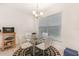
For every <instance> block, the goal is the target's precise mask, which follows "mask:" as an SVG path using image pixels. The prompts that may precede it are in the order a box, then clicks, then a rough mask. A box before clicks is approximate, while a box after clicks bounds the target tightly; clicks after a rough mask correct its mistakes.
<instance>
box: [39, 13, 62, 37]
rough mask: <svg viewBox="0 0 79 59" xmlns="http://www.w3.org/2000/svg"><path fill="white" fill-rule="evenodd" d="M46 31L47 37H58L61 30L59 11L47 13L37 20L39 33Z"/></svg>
mask: <svg viewBox="0 0 79 59" xmlns="http://www.w3.org/2000/svg"><path fill="white" fill-rule="evenodd" d="M43 32H45V33H48V36H49V37H51V38H52V37H59V36H60V32H61V13H57V14H54V15H49V16H47V17H44V18H42V19H40V20H39V35H40V36H41V37H42V33H43Z"/></svg>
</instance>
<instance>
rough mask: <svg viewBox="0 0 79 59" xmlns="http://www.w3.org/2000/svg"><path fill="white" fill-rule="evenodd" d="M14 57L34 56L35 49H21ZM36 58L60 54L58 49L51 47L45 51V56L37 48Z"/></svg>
mask: <svg viewBox="0 0 79 59" xmlns="http://www.w3.org/2000/svg"><path fill="white" fill-rule="evenodd" d="M13 56H33V47H29V48H26V49H22V48H19V49H18V50H17V51H15V52H14V54H13ZM35 56H60V53H59V51H58V50H57V49H56V48H54V47H52V46H50V47H49V48H47V49H46V50H44V55H43V50H41V49H39V48H37V47H35Z"/></svg>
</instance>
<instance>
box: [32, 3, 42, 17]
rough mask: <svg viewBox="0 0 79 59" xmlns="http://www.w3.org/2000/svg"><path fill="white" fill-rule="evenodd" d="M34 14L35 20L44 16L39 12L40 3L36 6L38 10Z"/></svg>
mask: <svg viewBox="0 0 79 59" xmlns="http://www.w3.org/2000/svg"><path fill="white" fill-rule="evenodd" d="M32 13H33V16H34V17H35V18H39V17H41V16H43V15H44V13H43V12H42V11H39V6H38V3H37V4H36V10H33V11H32Z"/></svg>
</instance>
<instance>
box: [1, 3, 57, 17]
mask: <svg viewBox="0 0 79 59" xmlns="http://www.w3.org/2000/svg"><path fill="white" fill-rule="evenodd" d="M0 6H6V7H9V8H14V9H16V10H21V11H22V12H24V13H28V14H30V15H32V11H33V10H36V7H37V3H0ZM55 6H56V7H57V6H58V5H57V4H55V3H38V10H39V11H43V12H44V13H45V12H47V11H49V10H50V9H55V8H56V7H55ZM49 8H50V9H49Z"/></svg>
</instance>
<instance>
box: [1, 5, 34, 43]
mask: <svg viewBox="0 0 79 59" xmlns="http://www.w3.org/2000/svg"><path fill="white" fill-rule="evenodd" d="M26 11H27V10H26ZM6 26H11V27H12V26H13V27H15V32H16V37H17V38H16V42H17V44H18V42H19V41H20V42H22V41H23V40H24V39H20V38H21V37H23V36H24V34H25V33H26V32H30V33H31V32H33V31H34V28H33V27H34V22H33V17H32V16H29V14H27V13H24V12H23V11H21V10H18V9H14V8H10V7H7V6H5V5H2V6H0V29H1V28H2V27H6ZM1 41H2V39H0V44H1V43H2V42H1Z"/></svg>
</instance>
